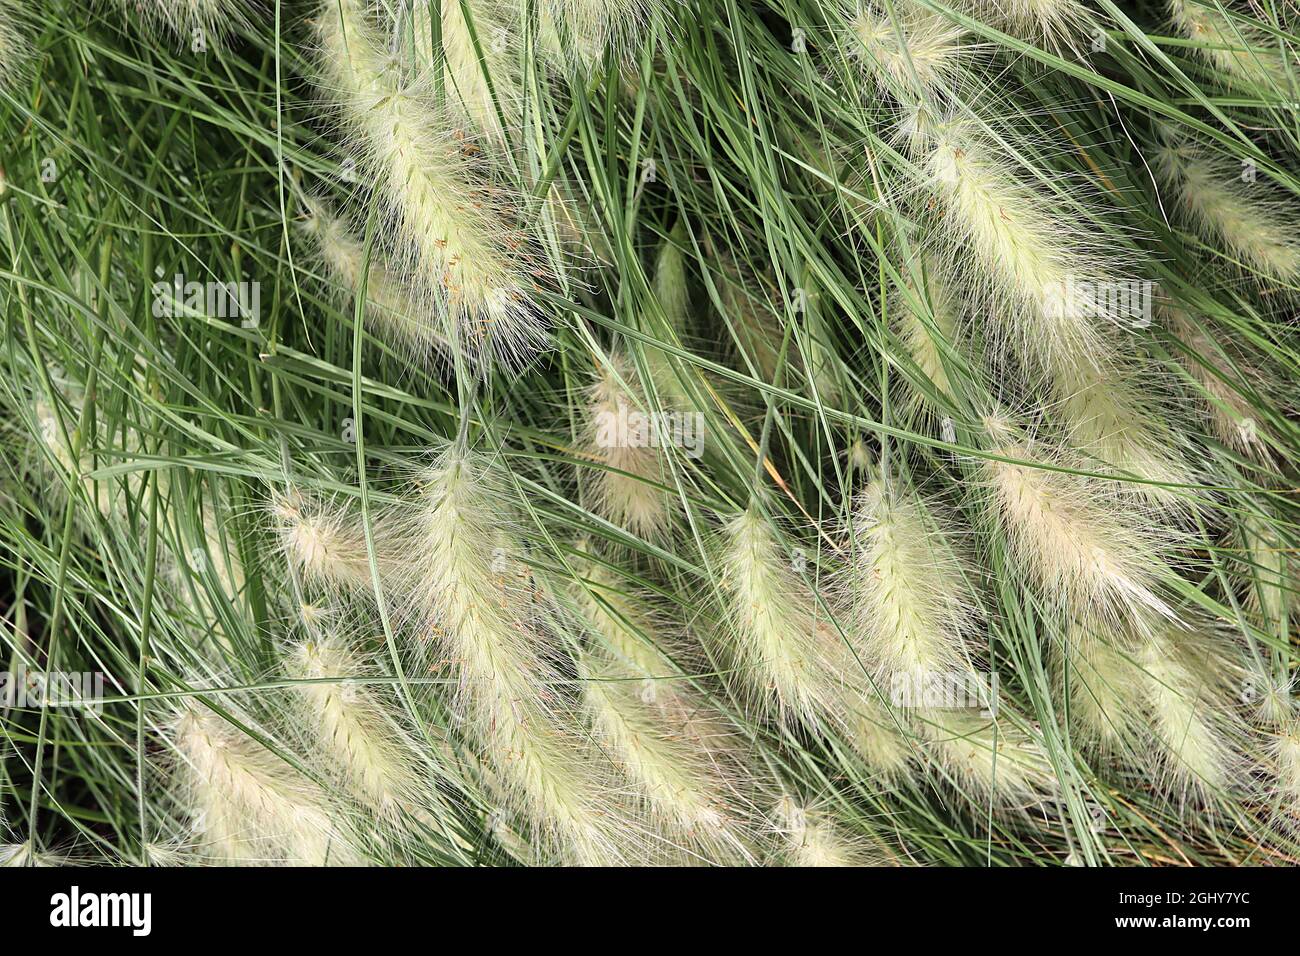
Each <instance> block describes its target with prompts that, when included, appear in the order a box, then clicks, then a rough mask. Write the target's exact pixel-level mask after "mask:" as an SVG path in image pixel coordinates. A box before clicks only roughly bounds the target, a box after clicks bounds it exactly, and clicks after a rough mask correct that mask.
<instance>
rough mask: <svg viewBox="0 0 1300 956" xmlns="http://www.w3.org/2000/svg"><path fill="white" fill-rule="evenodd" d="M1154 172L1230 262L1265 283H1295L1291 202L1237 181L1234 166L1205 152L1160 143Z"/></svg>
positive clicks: (1296, 238) (1297, 236)
mask: <svg viewBox="0 0 1300 956" xmlns="http://www.w3.org/2000/svg"><path fill="white" fill-rule="evenodd" d="M1157 158H1158V160H1159V162H1158V164H1157V169H1159V170H1160V171H1161V172H1162V173H1163V175H1164V177H1165V180H1166V182H1168V183H1169V185H1170V186H1171V188H1172V189H1173V191H1174V195H1175V197H1176V199H1177V203H1176V206H1177V207H1178V208H1180V209H1181V210H1183V212H1184V213H1185V214H1186V215H1187V217H1188V218H1189V219H1190V220H1191V222H1192V223H1193V224H1194V225H1195V226H1196V227H1197V228H1198V229H1200V230H1202V231H1203V232H1205V233H1206V234H1208V235H1209V236H1211V237H1212V238H1214V239H1216V240H1218V241H1219V242H1222V243H1223V245H1224V247H1225V252H1226V253H1227V254H1228V256H1229V257H1230V258H1231V259H1232V260H1233V261H1236V262H1240V263H1241V264H1242V265H1243V266H1245V267H1246V268H1248V269H1250V270H1251V271H1254V272H1257V273H1259V274H1261V275H1263V276H1265V277H1267V278H1269V279H1278V280H1281V281H1283V282H1289V283H1293V282H1295V281H1296V279H1297V278H1300V216H1297V215H1296V212H1295V197H1294V196H1291V195H1284V194H1281V193H1279V192H1278V191H1277V190H1276V189H1274V188H1273V187H1271V186H1270V185H1269V184H1268V183H1267V182H1266V181H1264V180H1260V179H1256V180H1253V181H1250V182H1246V181H1243V178H1242V177H1243V175H1244V173H1243V167H1242V166H1241V165H1240V164H1239V163H1234V162H1232V161H1230V160H1224V159H1222V158H1218V157H1216V156H1215V154H1214V153H1212V152H1209V151H1207V150H1205V149H1202V148H1199V147H1196V146H1193V145H1189V144H1186V143H1180V142H1178V141H1177V140H1175V141H1173V142H1169V143H1166V144H1165V145H1163V146H1162V147H1161V148H1160V150H1159V152H1158V153H1157Z"/></svg>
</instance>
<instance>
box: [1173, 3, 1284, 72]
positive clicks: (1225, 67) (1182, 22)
mask: <svg viewBox="0 0 1300 956" xmlns="http://www.w3.org/2000/svg"><path fill="white" fill-rule="evenodd" d="M1167 5H1168V9H1169V16H1170V19H1171V20H1172V21H1173V23H1174V26H1175V27H1177V28H1178V30H1179V31H1180V32H1182V34H1183V35H1184V36H1186V37H1187V38H1188V39H1190V40H1193V41H1195V43H1196V45H1197V47H1196V48H1197V52H1198V53H1199V55H1200V56H1201V57H1203V58H1204V59H1205V60H1206V61H1207V62H1209V63H1210V65H1211V66H1213V67H1214V68H1215V69H1217V70H1218V71H1219V72H1220V73H1222V74H1224V76H1225V77H1226V78H1227V80H1228V82H1229V83H1230V84H1231V85H1238V84H1245V85H1250V86H1258V87H1261V88H1262V89H1263V90H1265V91H1267V92H1273V91H1277V92H1281V93H1285V92H1286V91H1287V90H1290V89H1291V88H1292V87H1291V82H1290V80H1289V78H1288V75H1287V72H1288V62H1287V60H1288V58H1287V57H1285V56H1284V54H1283V52H1282V51H1284V50H1286V46H1285V45H1284V44H1283V43H1282V42H1281V40H1280V39H1279V38H1277V37H1275V36H1273V35H1272V34H1270V33H1268V32H1267V31H1266V30H1263V29H1262V28H1261V27H1260V26H1259V25H1258V24H1257V23H1255V22H1254V21H1252V20H1250V19H1248V18H1246V17H1240V16H1232V17H1229V16H1225V15H1224V14H1222V13H1220V12H1219V7H1218V4H1216V3H1213V2H1208V0H1167ZM1289 59H1290V60H1291V64H1290V69H1291V70H1294V69H1295V68H1296V63H1295V60H1294V55H1292V56H1291V57H1289Z"/></svg>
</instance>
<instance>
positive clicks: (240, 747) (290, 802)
mask: <svg viewBox="0 0 1300 956" xmlns="http://www.w3.org/2000/svg"><path fill="white" fill-rule="evenodd" d="M172 739H173V743H174V746H175V749H176V754H177V757H176V770H175V776H176V780H177V783H178V786H179V787H180V788H181V790H182V793H183V797H182V800H183V801H184V802H185V803H186V804H187V805H188V806H189V807H190V808H191V810H192V812H193V813H194V815H195V816H194V819H195V826H196V830H197V840H196V842H197V848H198V851H199V852H200V853H201V854H203V855H204V856H208V857H211V858H213V859H214V860H216V861H218V862H220V863H223V864H227V865H230V864H235V863H242V864H261V865H265V864H270V863H276V862H283V863H290V864H297V865H299V866H322V865H325V864H327V863H334V864H339V865H347V864H349V863H352V862H354V861H355V859H356V857H355V855H354V852H353V850H352V848H351V844H350V842H349V837H348V836H347V834H346V830H345V829H344V828H343V827H342V826H341V825H340V819H339V817H338V816H337V814H336V812H335V811H333V810H332V808H331V807H330V806H329V803H328V798H327V796H326V794H325V793H324V791H323V790H321V789H320V788H319V787H318V786H316V785H315V784H314V783H312V782H311V781H310V780H309V779H308V778H306V777H304V776H303V775H302V774H300V773H299V772H298V771H296V770H295V769H293V768H292V767H291V766H290V765H288V764H287V763H286V762H285V761H284V760H283V759H282V758H281V757H279V756H277V755H276V754H274V753H272V752H271V751H270V750H268V749H266V747H264V746H263V745H262V744H260V743H258V742H257V741H256V740H254V739H253V738H252V737H250V736H248V735H247V734H246V733H245V732H244V731H242V730H241V729H240V728H238V727H236V726H234V725H233V724H231V723H229V722H227V721H226V720H225V719H224V718H222V717H220V716H218V715H217V714H215V713H213V712H211V711H209V710H207V709H205V708H202V707H201V706H199V705H195V706H194V707H192V708H189V709H187V710H185V711H184V712H182V713H181V714H180V716H179V718H178V719H177V721H176V725H175V729H174V730H173V734H172Z"/></svg>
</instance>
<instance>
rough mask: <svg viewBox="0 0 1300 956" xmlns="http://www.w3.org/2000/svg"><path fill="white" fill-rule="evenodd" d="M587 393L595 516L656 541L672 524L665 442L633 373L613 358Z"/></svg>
mask: <svg viewBox="0 0 1300 956" xmlns="http://www.w3.org/2000/svg"><path fill="white" fill-rule="evenodd" d="M596 376H597V378H596V381H595V383H594V384H592V385H591V386H590V389H589V391H588V396H589V397H588V405H587V409H586V422H585V424H584V429H583V432H584V434H583V438H584V443H585V445H586V447H587V449H588V454H589V455H590V456H591V458H592V459H594V460H595V461H596V462H597V463H598V464H599V469H598V470H596V471H595V472H594V473H593V474H592V475H591V478H590V486H591V489H592V503H593V505H594V506H595V508H596V510H597V511H598V512H599V513H600V514H602V515H604V516H605V517H607V518H608V519H609V520H610V521H612V522H614V523H615V524H617V525H619V526H621V527H624V528H626V529H627V530H629V531H631V532H632V533H634V534H638V535H643V536H649V537H657V536H661V535H662V534H664V533H665V532H666V531H667V530H668V528H669V526H670V524H671V522H672V517H673V515H672V510H671V509H672V499H671V498H670V497H669V493H668V492H667V491H665V490H664V488H663V487H662V486H663V485H664V484H666V483H667V482H668V481H669V480H670V477H669V470H668V469H669V467H670V465H669V462H668V457H667V455H668V453H667V451H666V449H665V448H664V444H665V443H666V441H667V437H666V436H665V435H663V434H662V433H661V431H660V428H659V425H658V424H657V423H656V419H655V418H654V415H653V409H652V408H651V407H650V406H649V405H648V404H647V403H646V393H645V390H644V389H643V388H642V387H641V385H640V380H639V378H638V375H637V371H636V369H635V367H633V365H632V363H631V362H630V361H628V359H627V357H626V356H623V355H621V354H618V353H614V354H612V355H610V356H609V360H608V362H607V363H605V364H602V365H601V367H600V368H598V369H597V372H596Z"/></svg>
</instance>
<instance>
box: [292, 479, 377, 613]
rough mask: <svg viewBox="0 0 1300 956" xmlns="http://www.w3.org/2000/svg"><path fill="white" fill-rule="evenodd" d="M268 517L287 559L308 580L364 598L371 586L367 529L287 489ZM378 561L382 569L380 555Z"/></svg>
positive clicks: (322, 503)
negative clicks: (361, 595) (354, 592)
mask: <svg viewBox="0 0 1300 956" xmlns="http://www.w3.org/2000/svg"><path fill="white" fill-rule="evenodd" d="M270 513H271V517H272V520H273V521H274V523H275V532H276V534H277V536H278V538H279V542H280V547H281V549H282V550H283V551H284V554H285V557H286V558H287V559H288V561H289V562H290V563H291V564H292V565H293V566H295V567H296V568H298V569H299V570H300V571H301V572H302V574H303V576H304V577H305V578H306V579H307V580H309V581H311V582H313V583H315V584H319V585H322V586H325V587H327V588H345V589H349V590H355V591H359V592H362V593H364V592H366V591H368V590H369V589H370V588H371V587H372V584H373V582H372V580H371V574H370V557H369V550H368V549H367V547H366V536H365V529H364V528H363V527H362V526H361V524H360V521H359V520H358V519H357V518H356V517H355V516H353V515H351V514H349V513H348V512H347V511H346V510H345V509H344V508H343V507H341V506H338V505H336V504H333V503H330V502H326V501H323V500H317V499H309V498H308V497H307V496H306V495H304V494H303V493H302V492H300V491H298V490H297V489H290V490H289V491H288V492H285V493H282V494H277V495H275V497H273V498H272V500H271V504H270ZM376 558H377V559H378V561H379V565H380V568H381V570H382V569H383V568H385V567H386V566H387V565H388V560H387V556H386V555H385V554H384V553H383V552H381V553H379V554H377V555H376Z"/></svg>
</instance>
